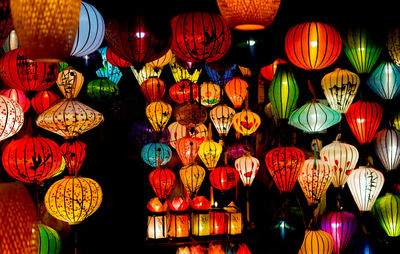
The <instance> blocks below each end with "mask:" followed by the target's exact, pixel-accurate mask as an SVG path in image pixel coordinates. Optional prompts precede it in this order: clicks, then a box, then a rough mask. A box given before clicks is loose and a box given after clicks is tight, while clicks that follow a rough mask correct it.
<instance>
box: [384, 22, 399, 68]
mask: <svg viewBox="0 0 400 254" xmlns="http://www.w3.org/2000/svg"><path fill="white" fill-rule="evenodd" d="M399 33H400V27H396V28H394V29H391V30H390V31H389V33H388V38H387V43H386V47H387V49H388V53H389V55H390V57H391V58H392V60H393V62H394V63H395V64H396V65H397V66H400V42H399V38H400V37H399Z"/></svg>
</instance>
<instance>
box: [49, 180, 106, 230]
mask: <svg viewBox="0 0 400 254" xmlns="http://www.w3.org/2000/svg"><path fill="white" fill-rule="evenodd" d="M102 200H103V192H102V190H101V187H100V185H99V184H98V183H97V182H96V181H95V180H93V179H90V178H87V177H81V176H66V177H64V178H63V179H61V180H58V181H57V182H55V183H53V184H52V185H51V186H50V187H49V189H48V190H47V192H46V195H45V196H44V205H45V206H46V209H47V211H48V212H49V213H50V214H51V215H52V216H53V217H55V218H56V219H59V220H61V221H65V222H68V224H70V225H75V224H79V223H81V222H82V221H83V220H84V219H86V218H87V217H89V216H90V215H92V214H93V213H94V212H95V211H97V209H98V208H99V207H100V204H101V202H102Z"/></svg>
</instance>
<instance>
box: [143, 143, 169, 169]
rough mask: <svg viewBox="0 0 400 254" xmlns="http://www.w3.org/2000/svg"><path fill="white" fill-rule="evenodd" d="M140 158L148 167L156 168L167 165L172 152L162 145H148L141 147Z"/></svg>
mask: <svg viewBox="0 0 400 254" xmlns="http://www.w3.org/2000/svg"><path fill="white" fill-rule="evenodd" d="M141 157H142V159H143V161H144V162H146V164H147V165H149V166H150V167H153V168H156V167H158V166H163V165H165V164H167V163H168V162H169V161H170V160H171V158H172V150H171V148H169V146H167V145H165V144H162V143H148V144H146V145H145V146H143V148H142V151H141Z"/></svg>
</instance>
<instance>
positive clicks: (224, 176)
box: [210, 166, 240, 191]
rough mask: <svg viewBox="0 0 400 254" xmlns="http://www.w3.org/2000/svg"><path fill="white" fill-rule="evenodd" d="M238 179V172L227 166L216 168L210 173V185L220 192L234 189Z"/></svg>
mask: <svg viewBox="0 0 400 254" xmlns="http://www.w3.org/2000/svg"><path fill="white" fill-rule="evenodd" d="M239 178H240V177H239V173H238V171H237V170H236V169H234V168H232V167H229V166H223V167H217V168H214V169H213V170H212V171H211V172H210V183H211V185H212V186H213V187H214V188H216V189H218V190H221V191H224V190H229V189H232V188H233V187H235V186H236V184H237V183H238V181H239Z"/></svg>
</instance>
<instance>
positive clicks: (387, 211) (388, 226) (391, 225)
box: [372, 193, 400, 237]
mask: <svg viewBox="0 0 400 254" xmlns="http://www.w3.org/2000/svg"><path fill="white" fill-rule="evenodd" d="M372 213H373V215H374V216H375V217H376V218H377V219H378V221H379V223H380V224H381V226H382V228H383V230H385V232H386V234H387V235H388V236H390V237H397V236H399V235H400V223H399V220H400V196H399V195H395V194H392V193H386V194H385V195H384V196H383V197H380V198H378V199H377V200H376V202H375V204H374V206H373V208H372Z"/></svg>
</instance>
